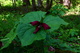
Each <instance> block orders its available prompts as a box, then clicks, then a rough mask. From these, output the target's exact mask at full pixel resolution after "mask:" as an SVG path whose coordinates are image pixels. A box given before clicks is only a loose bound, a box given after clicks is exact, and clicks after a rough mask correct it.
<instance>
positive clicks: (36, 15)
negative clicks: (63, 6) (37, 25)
mask: <svg viewBox="0 0 80 53" xmlns="http://www.w3.org/2000/svg"><path fill="white" fill-rule="evenodd" d="M45 14H46V12H42V11H35V12H30V13H27V14H26V15H25V16H24V17H23V18H21V19H20V22H21V23H30V22H33V21H40V20H41V18H42V17H43V18H44V16H45Z"/></svg>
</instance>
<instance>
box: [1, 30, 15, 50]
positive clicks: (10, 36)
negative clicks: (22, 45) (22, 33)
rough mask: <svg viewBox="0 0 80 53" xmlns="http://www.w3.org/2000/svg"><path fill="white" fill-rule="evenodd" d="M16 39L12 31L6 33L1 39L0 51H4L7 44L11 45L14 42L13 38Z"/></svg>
mask: <svg viewBox="0 0 80 53" xmlns="http://www.w3.org/2000/svg"><path fill="white" fill-rule="evenodd" d="M15 37H16V33H15V32H14V29H12V30H11V31H10V33H8V34H7V35H6V36H5V37H4V39H1V41H2V42H3V47H2V48H1V49H4V48H6V47H8V46H9V44H11V42H12V41H13V40H14V38H15Z"/></svg>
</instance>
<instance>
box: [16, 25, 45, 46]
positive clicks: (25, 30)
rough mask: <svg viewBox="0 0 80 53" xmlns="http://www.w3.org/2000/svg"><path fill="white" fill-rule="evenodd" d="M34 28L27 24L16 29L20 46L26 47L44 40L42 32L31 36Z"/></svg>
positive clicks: (43, 32)
mask: <svg viewBox="0 0 80 53" xmlns="http://www.w3.org/2000/svg"><path fill="white" fill-rule="evenodd" d="M34 31H35V27H34V26H31V25H29V24H19V25H18V27H17V35H18V37H19V39H20V41H21V44H22V46H27V45H30V44H32V43H33V42H34V41H36V40H41V39H45V38H46V33H45V31H44V30H40V31H38V33H36V34H33V32H34Z"/></svg>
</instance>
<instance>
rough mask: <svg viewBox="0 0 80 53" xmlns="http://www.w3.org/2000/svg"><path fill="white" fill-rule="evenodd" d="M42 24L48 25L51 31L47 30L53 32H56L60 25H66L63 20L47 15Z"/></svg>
mask: <svg viewBox="0 0 80 53" xmlns="http://www.w3.org/2000/svg"><path fill="white" fill-rule="evenodd" d="M43 22H44V23H46V24H48V25H49V26H50V27H51V29H49V31H54V30H57V29H58V28H59V27H60V25H61V24H62V25H67V24H68V23H67V22H65V21H64V20H63V19H61V18H60V17H58V16H52V15H48V16H46V18H45V19H44V20H43Z"/></svg>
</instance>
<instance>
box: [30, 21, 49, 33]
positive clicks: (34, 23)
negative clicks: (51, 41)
mask: <svg viewBox="0 0 80 53" xmlns="http://www.w3.org/2000/svg"><path fill="white" fill-rule="evenodd" d="M30 24H31V25H33V26H35V25H37V26H36V29H35V31H34V32H33V33H34V34H36V33H37V32H38V31H39V30H40V29H41V27H43V28H44V30H47V29H50V27H49V26H48V25H47V24H46V23H40V22H39V21H33V22H30Z"/></svg>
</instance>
